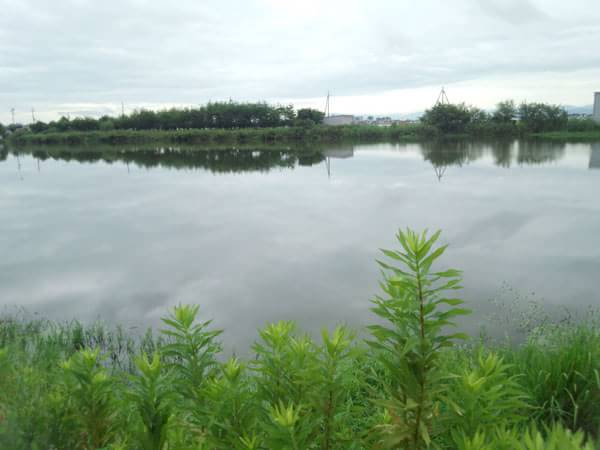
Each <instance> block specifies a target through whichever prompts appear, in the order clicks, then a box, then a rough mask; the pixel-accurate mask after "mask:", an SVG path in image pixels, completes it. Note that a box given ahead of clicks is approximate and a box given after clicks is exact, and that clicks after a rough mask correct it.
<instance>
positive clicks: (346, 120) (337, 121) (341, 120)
mask: <svg viewBox="0 0 600 450" xmlns="http://www.w3.org/2000/svg"><path fill="white" fill-rule="evenodd" d="M353 123H354V116H353V115H351V114H339V115H337V116H327V117H325V118H324V119H323V124H324V125H352V124H353Z"/></svg>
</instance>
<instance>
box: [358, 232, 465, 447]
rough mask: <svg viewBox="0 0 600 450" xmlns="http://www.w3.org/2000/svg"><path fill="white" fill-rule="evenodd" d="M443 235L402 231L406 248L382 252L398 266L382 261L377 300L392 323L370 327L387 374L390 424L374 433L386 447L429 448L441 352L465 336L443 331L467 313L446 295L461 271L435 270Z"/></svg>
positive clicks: (439, 392)
mask: <svg viewBox="0 0 600 450" xmlns="http://www.w3.org/2000/svg"><path fill="white" fill-rule="evenodd" d="M439 235H440V232H439V231H438V232H437V233H435V234H433V236H431V237H428V236H427V233H426V232H423V233H422V234H417V233H415V232H413V231H411V230H406V231H400V232H399V233H398V235H397V239H398V242H399V243H400V245H401V247H402V249H401V250H398V251H391V250H383V253H384V254H385V255H386V256H388V257H389V258H391V259H392V260H394V261H396V262H399V263H400V266H394V265H390V264H388V263H383V262H380V264H381V266H382V267H383V268H384V269H385V270H387V271H388V274H387V275H386V278H385V281H384V282H383V283H382V288H383V291H384V293H385V294H386V296H385V297H377V298H376V299H375V300H374V304H375V306H374V307H373V308H372V311H373V312H374V313H375V314H377V315H378V316H379V317H381V318H382V319H384V320H386V321H387V322H388V324H387V325H372V326H370V327H369V329H370V331H371V333H372V335H373V337H374V340H373V341H370V342H369V345H371V347H372V348H373V349H374V350H376V351H377V352H378V357H379V358H380V359H381V362H382V364H383V365H384V366H385V367H386V368H387V371H388V374H387V379H386V380H384V385H385V387H386V393H387V395H388V396H389V397H388V398H387V399H386V400H385V401H382V405H383V406H384V407H385V408H386V410H387V413H388V414H389V417H390V420H389V422H388V423H384V424H381V425H379V426H378V427H377V428H376V430H375V431H376V434H377V435H378V440H379V444H380V445H381V446H382V447H384V448H397V447H398V446H400V447H402V448H410V449H414V450H418V449H421V448H427V447H428V446H429V445H430V444H431V442H432V438H433V436H432V435H431V432H432V425H433V423H434V421H435V420H437V416H439V408H440V405H439V401H440V397H441V395H442V393H443V392H444V390H445V389H446V386H447V383H446V382H445V380H444V376H443V374H442V373H441V371H440V370H439V365H440V364H439V356H440V352H441V351H442V349H444V348H446V347H450V346H452V345H453V341H454V340H455V339H462V338H464V337H465V336H464V335H462V334H451V335H445V334H442V331H443V329H444V327H446V326H448V325H453V323H452V322H451V320H452V318H454V317H457V316H460V315H463V314H467V313H468V312H469V311H468V310H466V309H461V308H457V306H458V305H460V304H461V303H462V301H461V300H458V299H455V298H450V297H445V296H444V294H445V293H446V292H447V291H451V290H455V289H459V288H460V286H459V283H460V272H459V271H458V270H454V269H449V270H446V271H443V272H434V271H432V270H431V267H432V265H433V263H434V262H435V260H436V259H437V258H439V257H440V256H441V255H442V254H443V253H444V251H445V249H446V246H441V247H437V248H435V247H434V245H435V243H436V241H437V239H438V237H439ZM442 306H447V308H446V309H442Z"/></svg>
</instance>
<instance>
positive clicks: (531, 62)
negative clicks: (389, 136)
mask: <svg viewBox="0 0 600 450" xmlns="http://www.w3.org/2000/svg"><path fill="white" fill-rule="evenodd" d="M599 47H600V3H599V2H598V0H570V1H564V0H453V1H441V0H439V1H435V0H421V1H419V2H413V1H410V2H409V1H408V0H389V1H388V0H370V1H367V0H329V1H327V0H302V1H300V0H296V1H291V0H289V1H287V0H219V1H212V0H202V1H200V0H177V1H173V0H171V1H169V2H166V1H162V0H152V1H150V0H118V1H115V0H103V1H97V0H96V1H94V0H54V1H48V0H0V121H1V122H5V123H6V122H9V121H10V120H11V115H10V109H11V108H13V107H14V108H15V110H16V118H17V120H18V121H21V122H25V123H27V122H28V121H31V109H32V108H35V110H36V117H37V118H38V119H43V120H50V119H55V118H58V116H59V115H60V114H66V113H70V114H71V116H74V115H94V116H95V115H99V114H104V113H109V114H110V113H116V112H118V111H120V108H121V102H124V104H125V107H126V109H127V110H131V109H133V108H139V107H150V108H161V107H166V106H172V105H181V106H184V105H185V106H188V105H197V104H200V103H204V102H207V101H208V100H227V99H229V98H233V99H235V100H244V101H255V100H267V101H272V102H282V103H289V102H292V103H294V104H295V105H296V106H312V107H318V108H323V106H324V102H325V96H326V94H327V91H328V90H330V91H331V93H332V96H333V100H332V111H333V112H347V113H355V114H360V113H374V114H384V113H386V114H388V113H410V112H415V111H421V110H423V109H425V108H427V107H428V106H430V105H431V104H432V103H433V102H434V101H435V99H436V97H437V94H438V92H439V90H440V88H441V86H445V87H446V89H447V92H448V96H449V97H450V100H451V101H464V102H467V103H470V104H473V105H477V106H480V107H484V108H490V107H492V106H493V105H494V104H495V103H496V102H497V101H499V100H502V99H505V98H514V99H516V100H519V101H520V100H528V101H547V102H554V103H560V104H563V105H588V104H590V103H591V102H592V92H593V91H595V90H600V51H599Z"/></svg>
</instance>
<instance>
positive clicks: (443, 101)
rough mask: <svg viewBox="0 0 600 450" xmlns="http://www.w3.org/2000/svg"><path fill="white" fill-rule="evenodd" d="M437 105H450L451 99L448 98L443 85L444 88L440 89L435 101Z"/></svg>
mask: <svg viewBox="0 0 600 450" xmlns="http://www.w3.org/2000/svg"><path fill="white" fill-rule="evenodd" d="M435 104H436V105H449V104H450V100H448V96H447V95H446V90H445V89H444V88H443V87H442V90H441V91H440V94H439V95H438V98H437V101H436V102H435Z"/></svg>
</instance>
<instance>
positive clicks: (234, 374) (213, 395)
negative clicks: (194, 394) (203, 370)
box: [206, 358, 259, 450]
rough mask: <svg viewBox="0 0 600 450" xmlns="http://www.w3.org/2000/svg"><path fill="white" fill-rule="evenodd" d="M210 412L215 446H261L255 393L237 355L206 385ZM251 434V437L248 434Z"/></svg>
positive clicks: (210, 437)
mask: <svg viewBox="0 0 600 450" xmlns="http://www.w3.org/2000/svg"><path fill="white" fill-rule="evenodd" d="M206 395H207V398H208V411H210V424H209V427H208V430H209V438H208V439H209V442H210V445H211V448H214V449H223V450H226V449H247V448H258V447H256V445H257V437H256V436H255V434H253V433H255V431H256V427H257V422H258V418H257V416H256V415H257V413H258V412H259V408H258V405H257V403H256V396H255V393H254V392H253V389H252V385H251V382H250V380H249V378H248V374H247V372H246V365H245V364H243V363H241V362H240V361H239V360H238V359H237V358H231V359H229V360H228V361H227V362H226V363H225V364H223V366H222V367H221V374H220V376H219V377H216V378H214V379H212V380H210V381H209V383H208V385H207V387H206ZM249 436H251V437H249Z"/></svg>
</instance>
